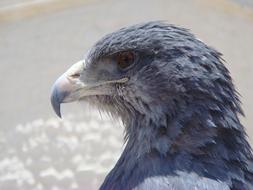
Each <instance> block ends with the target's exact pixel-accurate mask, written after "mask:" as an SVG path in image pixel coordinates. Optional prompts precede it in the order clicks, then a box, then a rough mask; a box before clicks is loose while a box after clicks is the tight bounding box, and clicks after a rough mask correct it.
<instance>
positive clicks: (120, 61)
mask: <svg viewBox="0 0 253 190" xmlns="http://www.w3.org/2000/svg"><path fill="white" fill-rule="evenodd" d="M116 61H117V65H118V67H119V68H120V69H122V70H125V69H127V68H128V67H130V66H131V65H132V64H133V63H134V61H135V55H134V53H133V52H131V51H124V52H120V53H118V54H117V57H116Z"/></svg>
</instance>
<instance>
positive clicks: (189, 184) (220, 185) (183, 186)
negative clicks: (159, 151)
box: [133, 172, 230, 190]
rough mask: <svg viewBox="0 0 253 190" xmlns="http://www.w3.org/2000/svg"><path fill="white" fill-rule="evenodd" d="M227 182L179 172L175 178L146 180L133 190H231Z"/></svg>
mask: <svg viewBox="0 0 253 190" xmlns="http://www.w3.org/2000/svg"><path fill="white" fill-rule="evenodd" d="M229 189H230V187H229V185H228V184H227V183H226V182H221V181H217V180H213V179H210V178H206V177H200V176H198V175H197V174H195V173H186V172H177V175H175V176H155V177H149V178H146V179H145V180H144V181H143V182H142V183H140V184H139V185H138V186H136V187H135V188H133V190H229Z"/></svg>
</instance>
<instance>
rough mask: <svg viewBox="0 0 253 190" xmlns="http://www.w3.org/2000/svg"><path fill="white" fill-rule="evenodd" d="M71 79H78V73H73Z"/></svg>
mask: <svg viewBox="0 0 253 190" xmlns="http://www.w3.org/2000/svg"><path fill="white" fill-rule="evenodd" d="M71 77H72V78H79V77H80V73H75V74H73V75H71Z"/></svg>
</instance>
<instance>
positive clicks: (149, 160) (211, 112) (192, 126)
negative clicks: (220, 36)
mask: <svg viewBox="0 0 253 190" xmlns="http://www.w3.org/2000/svg"><path fill="white" fill-rule="evenodd" d="M73 101H86V102H88V103H90V104H91V105H94V106H96V107H97V108H98V109H101V110H103V111H105V112H108V113H109V114H110V115H112V117H116V118H120V119H121V120H122V123H123V125H124V127H125V148H124V150H123V152H122V154H121V156H120V158H119V160H118V161H117V163H116V165H115V166H114V168H113V169H112V170H111V171H110V172H109V174H108V175H107V177H106V178H105V180H104V182H103V183H102V185H101V187H100V190H252V189H253V154H252V150H251V147H250V145H249V143H248V140H247V135H246V132H245V129H244V126H243V125H242V124H241V122H240V120H239V117H240V116H243V111H242V109H241V106H240V100H239V94H238V93H237V91H236V89H235V86H234V85H233V82H232V79H231V76H230V73H229V71H228V69H227V68H226V67H225V65H224V60H223V58H222V54H221V53H219V52H218V51H216V50H215V49H213V48H212V47H210V46H208V45H206V44H205V43H204V42H202V41H200V40H199V39H198V38H196V37H195V36H194V35H193V34H192V33H191V32H190V31H189V30H188V29H185V28H181V27H178V26H176V25H173V24H169V23H167V22H163V21H151V22H145V23H139V24H135V25H132V26H128V27H124V28H121V29H119V30H118V31H115V32H113V33H110V34H108V35H105V36H104V37H103V38H102V39H100V40H99V41H98V42H96V43H95V45H94V46H93V47H91V48H90V49H89V51H88V52H87V53H86V54H85V56H84V59H83V60H81V61H79V62H77V63H76V64H74V65H73V66H71V67H70V69H69V70H67V71H66V72H65V73H64V74H63V75H62V76H60V77H59V78H58V79H57V80H56V82H55V83H54V85H53V87H52V93H51V103H52V107H53V109H54V111H55V112H56V114H57V115H58V116H59V117H61V112H60V105H61V103H67V102H73ZM101 127H103V126H101ZM105 138H106V137H105Z"/></svg>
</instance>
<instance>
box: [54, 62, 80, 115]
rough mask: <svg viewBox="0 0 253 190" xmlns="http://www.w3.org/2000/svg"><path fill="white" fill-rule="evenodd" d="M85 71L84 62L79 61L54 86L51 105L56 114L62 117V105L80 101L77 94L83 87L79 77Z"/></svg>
mask: <svg viewBox="0 0 253 190" xmlns="http://www.w3.org/2000/svg"><path fill="white" fill-rule="evenodd" d="M82 70H83V61H79V62H77V63H76V64H74V65H73V66H72V67H70V68H69V69H68V70H67V71H66V72H65V73H64V74H63V75H61V76H60V77H59V78H58V79H57V80H56V81H55V83H54V84H53V87H52V92H51V104H52V107H53V109H54V111H55V113H56V114H57V115H58V116H59V117H61V103H67V102H72V101H75V100H78V98H79V97H78V96H77V95H78V94H77V93H76V92H77V91H78V90H79V89H81V88H82V87H83V83H82V82H81V81H80V79H79V77H80V74H81V71H82Z"/></svg>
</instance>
